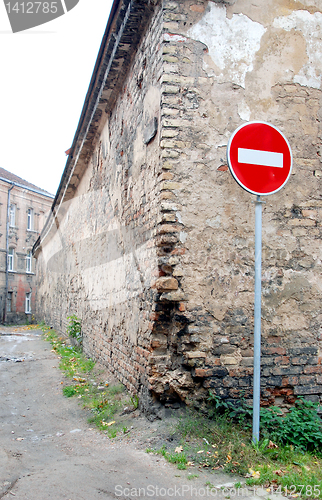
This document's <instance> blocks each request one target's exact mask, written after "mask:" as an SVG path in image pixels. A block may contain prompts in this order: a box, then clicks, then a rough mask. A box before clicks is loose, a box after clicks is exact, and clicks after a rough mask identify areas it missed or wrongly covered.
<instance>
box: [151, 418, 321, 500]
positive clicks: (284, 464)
mask: <svg viewBox="0 0 322 500" xmlns="http://www.w3.org/2000/svg"><path fill="white" fill-rule="evenodd" d="M177 432H179V434H181V447H182V452H181V454H177V453H174V452H173V451H170V450H167V449H166V448H165V447H163V448H161V450H159V451H158V453H160V454H162V455H163V456H164V457H165V458H166V459H167V460H168V461H169V462H172V463H179V464H180V465H181V464H182V465H183V466H184V467H193V466H198V467H200V466H202V467H205V468H208V469H212V470H222V471H224V472H229V473H234V474H240V475H241V476H243V477H245V478H246V484H247V485H248V486H254V485H262V486H263V487H265V488H270V489H271V491H272V492H274V491H276V490H277V492H278V491H280V489H281V490H282V493H283V492H289V491H290V490H292V493H293V494H298V495H299V494H300V490H301V497H302V498H311V499H312V498H316V499H317V498H321V499H322V457H321V455H320V454H319V453H317V452H314V451H313V450H312V451H310V452H308V451H304V450H301V449H300V448H295V447H294V446H293V445H283V444H276V443H274V442H272V441H271V440H270V439H268V438H265V439H262V440H261V441H260V442H259V443H257V444H256V445H254V444H253V443H252V433H251V430H250V429H247V428H246V429H245V426H241V425H239V424H238V423H236V422H234V421H233V420H232V419H230V418H228V417H227V415H225V414H224V415H216V414H214V415H213V417H212V418H211V419H209V418H207V417H205V416H201V415H200V414H199V413H196V412H192V411H191V412H188V413H187V414H186V416H184V417H182V418H181V419H180V420H179V424H178V427H177ZM178 455H181V456H182V457H184V458H183V460H182V461H180V459H176V460H175V459H174V457H175V456H178ZM173 460H175V461H173ZM237 484H241V483H237ZM236 487H237V486H236ZM294 487H295V490H294ZM314 487H315V490H314ZM283 488H284V489H283Z"/></svg>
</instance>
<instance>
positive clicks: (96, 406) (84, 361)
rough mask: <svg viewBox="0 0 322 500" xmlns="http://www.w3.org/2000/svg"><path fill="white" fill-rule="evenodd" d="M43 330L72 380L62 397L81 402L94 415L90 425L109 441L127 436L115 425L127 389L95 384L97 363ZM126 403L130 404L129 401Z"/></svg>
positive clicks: (123, 428) (43, 328)
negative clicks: (93, 425)
mask: <svg viewBox="0 0 322 500" xmlns="http://www.w3.org/2000/svg"><path fill="white" fill-rule="evenodd" d="M41 329H42V330H43V332H44V336H45V338H46V340H48V341H49V342H50V343H51V345H52V350H53V351H54V352H55V353H56V354H57V355H58V357H59V358H60V363H59V368H60V369H61V370H62V371H63V372H64V374H65V376H66V377H67V378H69V379H72V385H66V386H64V387H63V394H64V395H65V396H66V397H73V396H76V397H77V398H79V399H80V400H81V403H82V405H83V407H84V408H86V409H88V410H90V412H91V416H90V417H89V419H88V421H89V422H90V423H92V424H95V425H96V426H97V427H98V428H99V429H100V430H102V431H105V432H106V434H107V435H108V436H109V437H110V438H115V437H116V436H117V434H121V433H122V434H126V433H128V432H129V430H128V429H127V427H125V426H124V425H123V426H119V425H118V424H117V423H116V422H115V421H114V417H115V415H116V413H117V412H118V411H119V410H120V409H121V407H122V406H123V405H124V402H125V401H124V391H125V388H124V386H123V385H122V384H121V383H118V384H115V385H112V386H109V385H108V384H99V383H97V382H95V376H94V375H93V374H92V371H93V368H94V366H95V362H94V361H93V360H92V359H88V358H86V356H85V355H84V354H83V353H82V352H81V349H80V348H78V347H72V346H70V345H68V343H67V340H66V339H63V338H61V337H58V335H57V333H56V332H55V331H54V330H53V329H51V328H49V327H46V326H45V325H41ZM89 375H91V380H89ZM131 399H132V398H131ZM134 401H136V400H134ZM126 403H127V404H128V405H129V404H131V402H130V401H126ZM133 406H134V408H136V406H135V405H133Z"/></svg>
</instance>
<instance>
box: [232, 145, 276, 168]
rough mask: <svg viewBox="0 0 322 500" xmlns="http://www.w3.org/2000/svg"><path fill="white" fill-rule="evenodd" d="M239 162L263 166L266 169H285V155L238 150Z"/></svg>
mask: <svg viewBox="0 0 322 500" xmlns="http://www.w3.org/2000/svg"><path fill="white" fill-rule="evenodd" d="M238 162H239V163H249V164H251V165H262V166H264V167H277V168H283V153H272V152H271V151H260V150H259V149H244V148H238Z"/></svg>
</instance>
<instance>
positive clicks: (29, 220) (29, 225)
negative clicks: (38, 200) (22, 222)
mask: <svg viewBox="0 0 322 500" xmlns="http://www.w3.org/2000/svg"><path fill="white" fill-rule="evenodd" d="M33 228H34V211H33V209H32V208H28V212H27V229H29V230H30V231H32V230H33Z"/></svg>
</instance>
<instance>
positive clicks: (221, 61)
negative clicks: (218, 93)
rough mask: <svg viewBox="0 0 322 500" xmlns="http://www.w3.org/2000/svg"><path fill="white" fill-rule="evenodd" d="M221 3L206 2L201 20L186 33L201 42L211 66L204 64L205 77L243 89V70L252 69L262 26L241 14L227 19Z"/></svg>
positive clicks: (262, 30)
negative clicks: (206, 49) (206, 50)
mask: <svg viewBox="0 0 322 500" xmlns="http://www.w3.org/2000/svg"><path fill="white" fill-rule="evenodd" d="M226 14H227V9H226V7H225V6H222V5H217V4H215V3H213V2H209V4H208V8H207V10H206V13H205V15H204V16H203V17H202V19H201V20H200V21H199V22H198V23H196V24H195V25H194V26H193V27H192V28H191V29H190V30H189V31H188V35H189V36H190V37H192V38H194V39H195V40H198V41H200V42H202V43H204V44H205V45H206V46H207V47H208V50H209V56H210V58H211V61H212V62H213V63H214V66H213V65H212V64H211V63H210V64H207V63H205V67H204V69H205V70H206V72H207V74H208V76H213V77H214V78H215V79H216V80H217V81H218V82H220V83H222V82H228V81H231V82H233V83H235V84H236V85H240V86H241V87H244V88H245V77H246V73H247V72H249V71H252V70H253V62H254V59H255V55H256V52H257V51H258V50H259V48H260V42H261V38H262V36H263V34H264V33H265V31H266V29H265V28H264V26H262V25H261V24H260V23H257V22H254V21H252V20H251V19H249V17H247V16H245V15H244V14H234V15H233V16H232V18H231V19H228V18H227V16H226Z"/></svg>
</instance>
